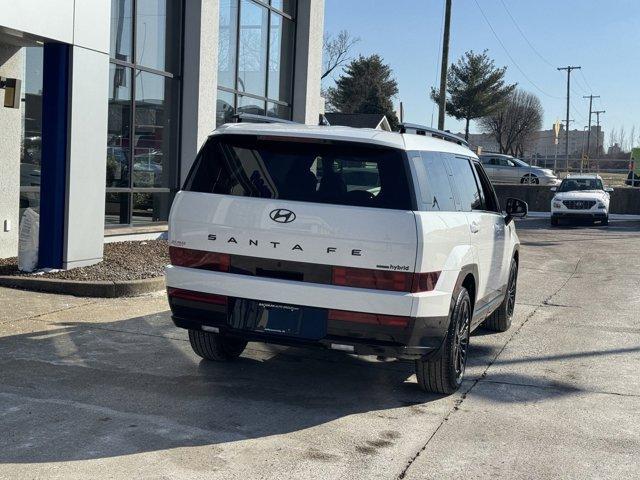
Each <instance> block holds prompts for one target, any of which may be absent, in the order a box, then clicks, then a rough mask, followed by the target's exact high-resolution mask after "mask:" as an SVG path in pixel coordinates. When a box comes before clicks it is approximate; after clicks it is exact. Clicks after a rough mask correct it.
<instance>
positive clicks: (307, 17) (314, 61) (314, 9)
mask: <svg viewBox="0 0 640 480" xmlns="http://www.w3.org/2000/svg"><path fill="white" fill-rule="evenodd" d="M297 22H298V25H297V33H296V60H295V73H294V85H293V120H294V121H296V122H300V123H306V124H310V125H317V124H318V120H319V116H320V111H321V108H320V106H321V99H320V76H321V75H322V44H323V36H324V0H299V2H298V14H297Z"/></svg>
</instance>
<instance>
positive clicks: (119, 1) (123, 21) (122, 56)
mask: <svg viewBox="0 0 640 480" xmlns="http://www.w3.org/2000/svg"><path fill="white" fill-rule="evenodd" d="M132 32H133V1H132V0H111V48H110V52H111V58H115V59H117V60H121V61H123V62H131V60H132V52H133V36H132Z"/></svg>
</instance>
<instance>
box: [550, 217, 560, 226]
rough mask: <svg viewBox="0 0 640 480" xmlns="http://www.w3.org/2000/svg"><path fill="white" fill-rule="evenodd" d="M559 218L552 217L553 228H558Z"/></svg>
mask: <svg viewBox="0 0 640 480" xmlns="http://www.w3.org/2000/svg"><path fill="white" fill-rule="evenodd" d="M558 223H559V222H558V217H553V216H552V217H551V226H552V227H557V226H558Z"/></svg>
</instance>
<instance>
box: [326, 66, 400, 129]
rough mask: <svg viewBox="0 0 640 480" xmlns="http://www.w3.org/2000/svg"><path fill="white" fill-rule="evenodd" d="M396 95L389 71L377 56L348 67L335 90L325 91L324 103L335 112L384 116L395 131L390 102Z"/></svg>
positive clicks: (396, 120)
mask: <svg viewBox="0 0 640 480" xmlns="http://www.w3.org/2000/svg"><path fill="white" fill-rule="evenodd" d="M397 94H398V84H397V82H396V81H395V80H394V78H393V77H392V71H391V68H389V66H388V65H385V64H384V63H383V61H382V58H381V57H380V56H379V55H371V56H370V57H363V56H360V57H358V58H357V59H356V60H353V61H352V62H351V63H349V65H347V67H346V68H345V73H344V74H343V75H342V76H341V77H340V78H338V80H337V81H336V85H335V87H331V88H329V89H328V91H327V100H328V102H329V107H330V109H332V110H334V111H336V112H341V113H380V114H384V115H386V116H387V120H389V123H390V124H391V128H393V129H395V128H396V127H397V126H398V123H399V122H398V117H397V116H396V113H395V110H394V108H393V100H392V99H393V97H394V96H395V95H397Z"/></svg>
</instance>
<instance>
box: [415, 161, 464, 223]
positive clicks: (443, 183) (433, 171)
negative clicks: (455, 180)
mask: <svg viewBox="0 0 640 480" xmlns="http://www.w3.org/2000/svg"><path fill="white" fill-rule="evenodd" d="M416 170H417V172H416V173H417V176H418V184H419V185H420V194H421V197H422V201H423V202H424V203H425V204H426V207H427V210H428V211H435V212H455V211H456V204H455V201H454V199H453V191H452V189H451V183H450V182H449V172H448V171H447V166H446V164H445V162H444V158H443V157H442V155H441V154H440V153H436V152H420V158H418V160H417V162H416Z"/></svg>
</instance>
